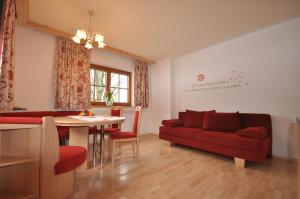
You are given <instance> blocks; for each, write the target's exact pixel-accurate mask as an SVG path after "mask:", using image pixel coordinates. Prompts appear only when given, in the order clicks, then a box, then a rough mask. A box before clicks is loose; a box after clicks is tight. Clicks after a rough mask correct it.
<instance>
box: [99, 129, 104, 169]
mask: <svg viewBox="0 0 300 199" xmlns="http://www.w3.org/2000/svg"><path fill="white" fill-rule="evenodd" d="M100 128H101V131H100V166H103V159H104V125H101V126H100Z"/></svg>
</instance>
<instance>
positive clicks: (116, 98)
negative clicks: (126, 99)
mask: <svg viewBox="0 0 300 199" xmlns="http://www.w3.org/2000/svg"><path fill="white" fill-rule="evenodd" d="M111 91H112V92H113V93H114V97H113V98H114V102H119V89H117V88H112V89H111Z"/></svg>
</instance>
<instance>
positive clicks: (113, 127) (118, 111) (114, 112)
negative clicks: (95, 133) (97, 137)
mask: <svg viewBox="0 0 300 199" xmlns="http://www.w3.org/2000/svg"><path fill="white" fill-rule="evenodd" d="M109 111H110V116H117V117H121V116H122V115H123V107H121V106H112V107H110V109H109ZM116 131H121V123H116V124H110V125H108V127H107V128H104V133H106V134H109V133H111V132H116Z"/></svg>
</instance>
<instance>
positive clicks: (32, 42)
mask: <svg viewBox="0 0 300 199" xmlns="http://www.w3.org/2000/svg"><path fill="white" fill-rule="evenodd" d="M55 42H56V39H55V37H54V36H52V35H49V34H46V33H42V32H39V31H35V30H32V29H28V28H24V27H22V26H18V25H17V26H16V65H15V86H16V87H15V105H17V106H21V107H26V108H27V109H28V110H51V109H53V107H54V105H53V104H54V87H53V78H54V75H53V67H54V61H55V47H56V44H55ZM91 63H93V64H97V65H102V66H108V67H113V68H118V69H122V70H126V71H130V72H132V73H133V72H134V61H133V60H131V59H128V58H126V57H121V56H117V55H114V54H111V53H108V52H105V51H101V50H92V53H91ZM149 68H151V66H150V67H149ZM150 74H151V73H150ZM150 79H151V77H150ZM93 110H94V111H95V112H96V114H108V110H107V109H106V108H93ZM133 110H134V109H133V108H125V110H124V116H125V117H126V121H125V122H124V123H123V126H122V127H123V129H124V130H126V131H130V130H131V128H132V124H133V117H132V116H133V113H134V111H133ZM150 112H151V109H150V108H146V109H144V110H143V113H142V122H141V133H149V132H151V131H150V130H149V129H150V127H149V125H150V124H151V123H149V120H150V117H151V114H150Z"/></svg>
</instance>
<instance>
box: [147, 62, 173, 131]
mask: <svg viewBox="0 0 300 199" xmlns="http://www.w3.org/2000/svg"><path fill="white" fill-rule="evenodd" d="M171 64H172V62H171V58H167V59H163V60H160V61H157V62H156V64H155V65H152V66H151V75H150V76H151V78H152V80H151V87H152V89H151V99H152V100H151V103H152V104H151V115H152V120H151V121H149V122H150V123H151V124H150V125H151V127H150V132H155V133H158V128H159V126H160V124H161V121H162V120H163V119H170V118H171Z"/></svg>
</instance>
